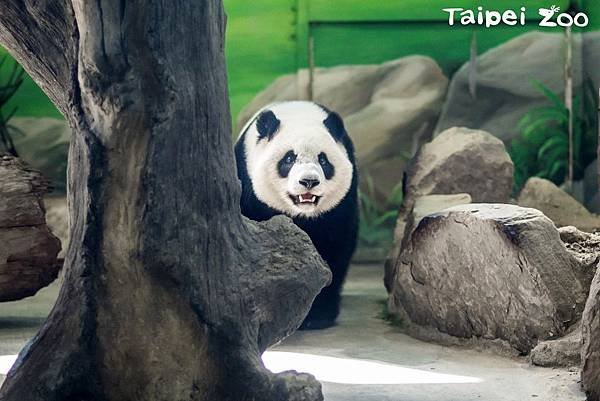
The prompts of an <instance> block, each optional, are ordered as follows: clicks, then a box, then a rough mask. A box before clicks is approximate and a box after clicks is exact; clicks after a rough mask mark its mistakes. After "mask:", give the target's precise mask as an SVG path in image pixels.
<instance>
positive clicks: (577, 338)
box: [531, 328, 581, 367]
mask: <svg viewBox="0 0 600 401" xmlns="http://www.w3.org/2000/svg"><path fill="white" fill-rule="evenodd" d="M531 363H533V364H534V365H537V366H545V367H559V366H562V367H570V366H578V365H579V364H580V363H581V330H580V329H578V328H577V329H575V330H573V331H572V332H571V333H569V334H567V335H566V336H564V337H562V338H558V339H556V340H548V341H542V342H541V343H539V344H538V345H537V346H536V347H535V348H534V349H532V350H531Z"/></svg>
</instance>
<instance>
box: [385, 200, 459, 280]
mask: <svg viewBox="0 0 600 401" xmlns="http://www.w3.org/2000/svg"><path fill="white" fill-rule="evenodd" d="M466 203H471V195H469V194H455V195H424V196H420V197H417V198H416V199H415V201H414V203H413V207H412V209H411V211H410V213H408V215H407V218H406V220H401V221H400V220H399V221H398V222H397V224H396V229H395V231H394V246H393V247H392V249H391V251H390V253H389V255H388V257H387V258H386V261H385V277H384V280H383V281H384V283H385V285H386V288H388V290H389V288H390V286H391V282H392V276H393V271H394V263H395V261H396V259H398V256H399V255H400V251H401V250H402V247H403V244H405V243H406V241H407V240H408V238H409V237H410V235H411V234H412V232H413V231H414V229H415V228H416V227H417V226H418V225H419V223H420V222H421V220H422V219H423V217H425V216H427V215H430V214H432V213H437V212H441V211H442V210H444V209H447V208H449V207H452V206H457V205H464V204H466Z"/></svg>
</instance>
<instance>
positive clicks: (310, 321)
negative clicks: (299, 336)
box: [300, 261, 349, 330]
mask: <svg viewBox="0 0 600 401" xmlns="http://www.w3.org/2000/svg"><path fill="white" fill-rule="evenodd" d="M329 265H330V267H331V272H332V279H331V284H330V285H328V286H327V287H325V288H323V289H322V290H321V292H320V293H319V295H317V297H316V298H315V301H314V302H313V304H312V307H311V308H310V312H308V315H307V316H306V318H305V319H304V322H303V323H302V325H301V326H300V330H320V329H326V328H328V327H331V326H333V325H335V320H336V319H337V317H338V314H339V312H340V302H341V294H342V287H343V284H344V280H345V278H346V273H347V271H348V265H349V261H348V262H345V263H343V264H342V265H337V266H336V265H334V264H332V263H330V264H329Z"/></svg>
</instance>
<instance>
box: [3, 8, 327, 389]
mask: <svg viewBox="0 0 600 401" xmlns="http://www.w3.org/2000/svg"><path fill="white" fill-rule="evenodd" d="M224 20H225V16H224V14H223V9H222V5H221V2H220V1H219V0H206V1H202V2H172V1H170V0H152V1H148V2H146V1H139V0H138V1H124V0H121V1H118V0H98V1H89V0H72V2H70V1H68V0H41V1H40V0H5V1H4V2H3V5H2V7H0V40H1V41H2V42H3V43H4V44H5V45H7V47H8V48H9V49H10V50H11V52H12V53H13V54H14V55H15V56H16V57H17V58H18V59H19V61H20V62H21V63H23V64H24V66H25V68H26V70H27V71H28V72H29V73H30V74H31V75H32V76H33V77H34V79H36V81H38V82H39V83H40V85H41V86H42V88H44V90H46V92H47V93H48V94H49V95H50V97H51V98H52V100H53V101H54V102H55V103H56V104H57V106H58V107H59V109H60V110H62V111H63V113H64V114H65V116H66V117H67V119H68V120H69V123H70V125H71V127H72V129H73V132H74V136H73V138H72V141H71V150H70V157H69V178H68V182H69V185H68V186H69V188H68V189H69V209H70V218H71V235H70V236H71V241H70V244H69V248H68V251H67V256H66V262H65V268H66V279H65V283H64V285H63V288H62V289H61V292H60V295H59V298H58V301H57V304H56V306H55V307H54V309H53V311H52V313H51V314H50V316H49V318H48V320H47V322H46V323H45V324H44V326H43V328H42V329H41V331H40V332H39V333H38V335H37V336H36V337H35V338H34V340H33V341H32V343H31V344H30V345H29V346H28V347H27V349H25V350H24V351H22V352H21V355H20V356H19V359H18V361H17V363H16V365H15V366H14V367H13V369H12V370H11V372H10V373H9V375H8V377H7V380H6V382H5V383H4V386H3V387H2V389H1V390H0V399H2V400H3V401H4V400H6V401H13V400H14V401H17V400H19V401H21V400H28V401H36V400H40V401H41V400H44V401H49V400H119V401H124V400H166V399H168V400H184V399H185V400H207V401H208V400H210V401H214V400H232V401H234V400H235V401H244V400H257V401H258V400H265V401H266V400H269V401H271V400H313V399H319V398H320V397H321V395H320V388H319V384H318V383H317V382H316V381H315V380H314V378H311V377H308V376H290V375H273V374H271V373H269V372H268V371H266V370H265V369H264V367H263V366H262V363H261V362H260V358H259V353H260V352H261V351H262V350H264V349H265V347H266V346H268V345H269V344H272V343H273V342H275V341H278V340H280V339H281V338H283V337H285V336H286V335H287V334H289V333H290V332H291V331H293V330H294V329H295V328H296V327H297V326H298V325H299V324H300V322H301V321H302V318H303V316H304V315H305V314H306V312H307V311H308V308H309V306H310V303H311V301H312V300H313V298H314V297H315V295H316V294H317V293H318V292H319V290H320V289H321V287H322V286H323V285H325V284H326V282H327V279H328V275H329V274H328V270H327V269H326V267H325V265H324V263H323V261H322V260H321V258H320V257H319V256H318V254H317V253H316V251H315V250H314V248H313V247H312V245H311V243H310V240H309V239H308V237H307V236H306V235H305V234H304V233H303V232H301V231H300V230H299V229H297V228H296V227H294V226H293V225H292V224H291V223H290V222H289V221H288V220H287V219H285V218H283V217H281V218H277V219H274V220H272V221H270V222H267V223H265V224H256V223H252V222H249V221H247V220H244V219H242V217H241V215H240V211H239V204H238V199H239V192H240V188H239V184H238V182H237V179H236V177H235V172H234V159H233V154H232V149H231V147H232V144H231V135H230V133H231V127H230V116H229V105H228V100H227V88H226V74H225V62H224V56H223V40H224V37H223V36H224Z"/></svg>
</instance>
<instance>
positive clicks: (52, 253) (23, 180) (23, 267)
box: [0, 156, 62, 302]
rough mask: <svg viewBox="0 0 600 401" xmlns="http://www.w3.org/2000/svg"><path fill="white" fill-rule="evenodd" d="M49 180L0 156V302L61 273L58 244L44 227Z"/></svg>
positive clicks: (29, 291)
mask: <svg viewBox="0 0 600 401" xmlns="http://www.w3.org/2000/svg"><path fill="white" fill-rule="evenodd" d="M48 190H49V188H48V181H47V180H46V179H44V177H42V175H41V174H40V173H39V172H37V171H35V170H32V169H30V168H29V167H28V166H27V165H26V164H25V163H23V162H22V161H20V160H19V159H16V158H14V157H12V156H0V302H6V301H15V300H18V299H22V298H25V297H28V296H31V295H34V294H35V293H36V292H37V291H38V290H40V289H41V288H43V287H45V286H47V285H48V284H50V283H51V282H52V281H54V279H56V276H57V275H58V272H59V270H60V267H61V265H62V263H61V262H60V261H59V260H57V255H58V252H59V251H60V241H59V240H58V238H56V237H55V236H54V235H52V233H51V232H50V230H49V229H48V227H47V226H46V219H45V210H44V203H43V200H42V196H43V195H44V194H45V193H47V192H48Z"/></svg>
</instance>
